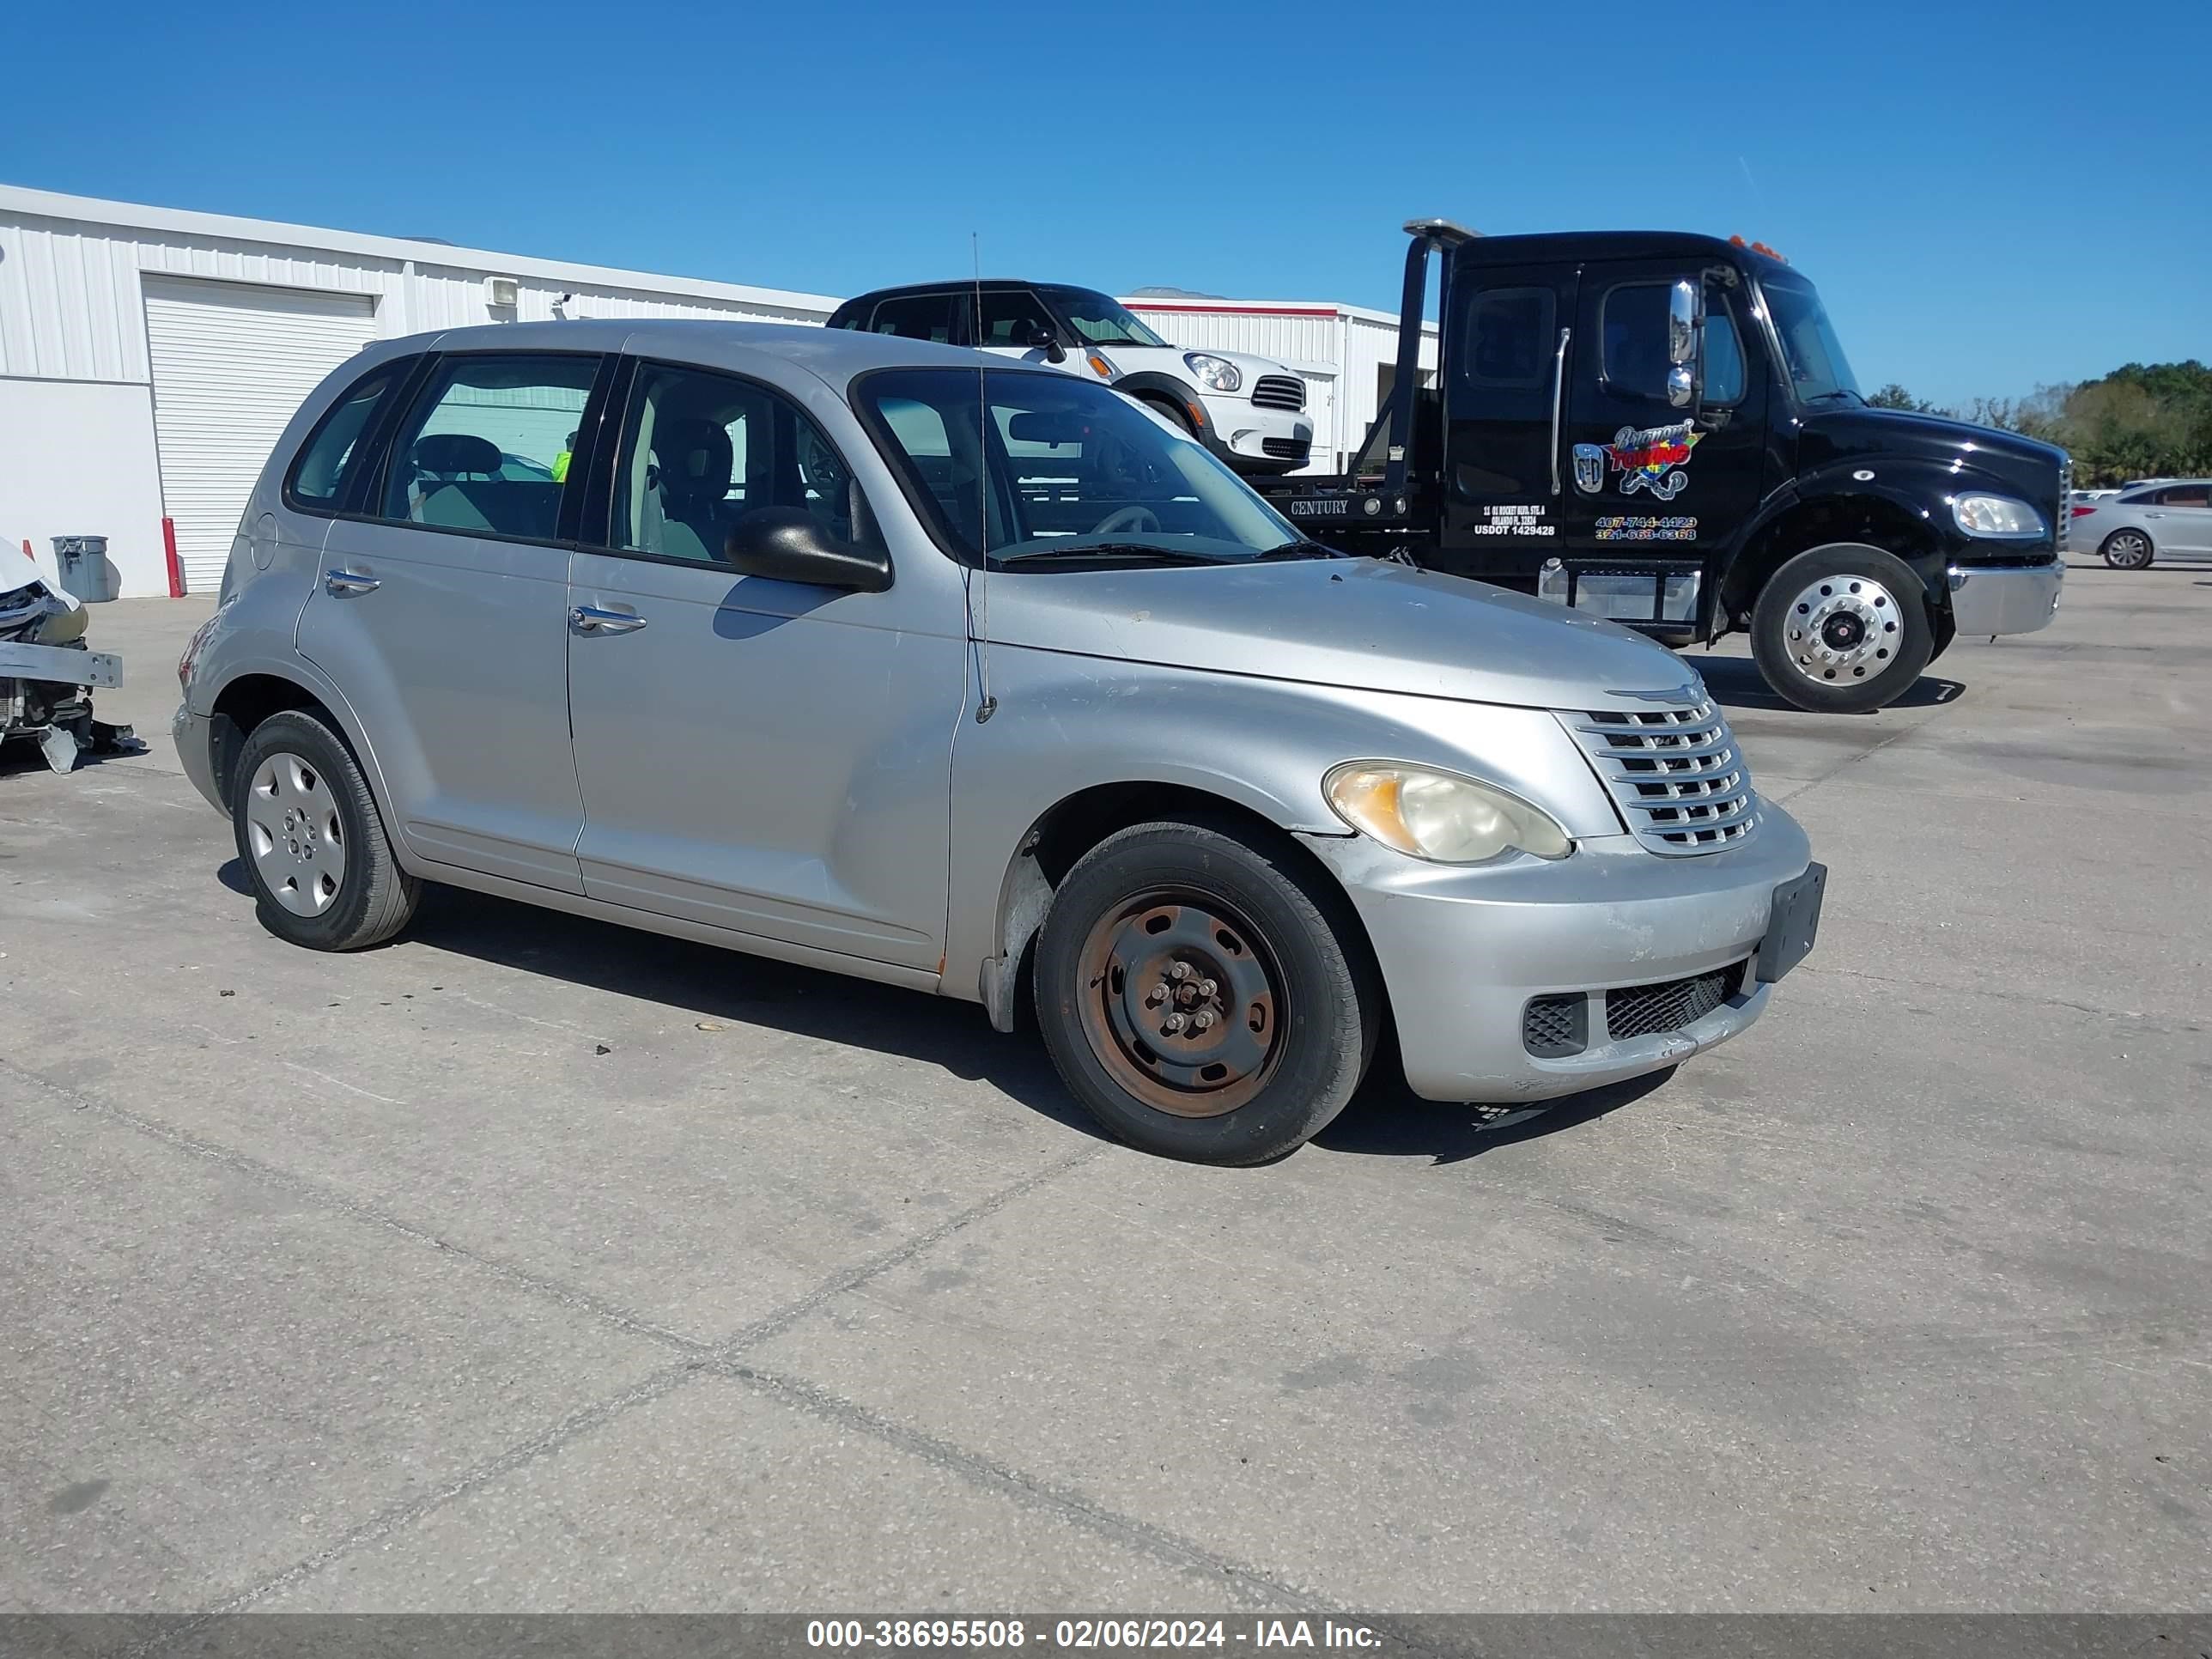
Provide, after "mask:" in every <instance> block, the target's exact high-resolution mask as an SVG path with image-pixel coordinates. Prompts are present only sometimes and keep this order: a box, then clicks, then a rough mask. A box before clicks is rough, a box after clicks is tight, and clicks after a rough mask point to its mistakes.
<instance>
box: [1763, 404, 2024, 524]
mask: <svg viewBox="0 0 2212 1659" xmlns="http://www.w3.org/2000/svg"><path fill="white" fill-rule="evenodd" d="M1898 455H1904V456H1910V457H1911V458H1912V459H1916V460H1919V461H1925V462H1929V463H1932V464H1934V465H1940V466H1942V467H1946V468H1948V469H1949V470H1950V471H1954V472H1966V471H1975V472H1980V473H1982V474H1984V475H1985V476H1987V477H1994V478H1996V479H1997V480H1999V481H2000V482H2002V483H2004V484H2006V485H2007V486H2008V487H2010V488H2011V489H2015V490H2016V491H2017V492H2019V493H2020V494H2021V495H2023V496H2024V497H2026V498H2027V500H2028V501H2033V502H2034V503H2036V504H2037V505H2038V506H2045V505H2047V504H2048V503H2049V502H2050V501H2051V500H2052V499H2054V498H2055V496H2056V495H2057V489H2058V479H2059V475H2060V472H2061V471H2062V469H2063V468H2064V466H2065V465H2066V452H2065V451H2064V450H2063V449H2058V448H2056V447H2053V446H2051V445H2050V444H2046V443H2043V442H2041V441H2039V440H2037V439H2034V438H2029V437H2024V436H2022V435H2021V434H2019V433H2017V432H2004V431H2000V430H1998V429H1996V428H1991V427H1986V426H1975V425H1973V424H1972V423H1971V422H1966V421H1954V420H1951V419H1948V418H1947V417H1945V416H1940V415H1922V414H1917V413H1914V412H1911V411H1909V410H1897V409H1835V410H1823V411H1821V412H1820V413H1819V414H1815V415H1810V416H1807V417H1806V420H1805V425H1804V436H1803V439H1802V451H1801V453H1800V458H1799V459H1800V465H1801V466H1802V469H1803V470H1805V471H1817V470H1819V469H1820V468H1823V467H1829V466H1838V465H1844V463H1847V462H1849V463H1854V464H1855V463H1857V462H1859V461H1862V460H1866V461H1879V460H1880V459H1881V458H1884V457H1887V456H1898Z"/></svg>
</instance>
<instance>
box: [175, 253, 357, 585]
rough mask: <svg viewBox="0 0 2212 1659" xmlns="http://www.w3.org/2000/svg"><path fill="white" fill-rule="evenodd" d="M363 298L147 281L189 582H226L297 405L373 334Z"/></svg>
mask: <svg viewBox="0 0 2212 1659" xmlns="http://www.w3.org/2000/svg"><path fill="white" fill-rule="evenodd" d="M375 310H376V301H374V298H373V297H371V296H370V295H365V294H328V293H321V292H318V291H315V290H313V289H282V288H249V287H246V286H245V285H243V284H241V283H203V282H194V281H191V280H190V279H188V278H183V277H175V276H149V277H147V278H146V343H147V346H148V348H149V351H150V353H151V356H152V359H153V368H154V436H155V443H156V445H157V446H158V447H159V449H160V453H161V502H162V511H163V512H165V513H167V514H168V516H169V518H170V519H171V520H172V521H173V522H174V524H175V525H176V527H177V552H178V555H179V557H180V558H181V559H182V561H183V562H184V567H185V587H186V588H187V589H188V590H189V591H190V592H194V593H212V592H215V590H216V586H217V585H218V584H219V583H220V582H221V581H222V567H223V564H224V562H225V561H226V560H228V558H229V557H230V543H231V538H232V537H234V536H235V535H236V534H237V533H238V521H239V518H240V514H242V513H244V512H245V511H246V497H247V496H248V495H252V493H253V481H254V480H255V479H256V478H258V477H260V476H261V468H262V465H263V464H264V463H265V462H266V461H267V460H268V459H269V452H270V450H271V449H272V448H274V447H276V439H277V437H278V435H280V434H281V433H282V432H283V430H284V428H285V425H286V423H287V422H289V421H290V420H291V418H292V416H293V414H294V412H295V411H296V410H298V409H299V407H300V404H301V400H302V399H303V398H306V397H307V393H308V392H312V391H313V390H314V387H315V385H316V383H317V382H318V381H319V380H321V379H322V378H323V376H324V375H325V374H329V373H330V372H331V370H332V369H333V368H337V366H338V365H339V364H340V363H342V362H344V361H345V360H346V359H347V358H349V357H350V356H353V354H354V353H355V352H356V351H358V350H360V349H362V347H363V346H364V345H367V344H368V343H369V342H370V341H371V340H373V339H374V338H375V337H376V320H375Z"/></svg>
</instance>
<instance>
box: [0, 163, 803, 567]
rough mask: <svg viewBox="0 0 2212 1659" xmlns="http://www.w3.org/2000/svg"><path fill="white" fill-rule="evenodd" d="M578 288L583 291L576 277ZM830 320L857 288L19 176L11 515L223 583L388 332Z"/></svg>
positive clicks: (8, 200) (5, 494) (7, 387)
mask: <svg viewBox="0 0 2212 1659" xmlns="http://www.w3.org/2000/svg"><path fill="white" fill-rule="evenodd" d="M564 295H565V296H567V297H566V298H565V299H564V298H563V296H564ZM556 303H557V304H559V305H560V307H561V314H562V315H565V316H569V317H716V318H728V319H746V320H751V321H758V322H779V323H819V322H821V321H823V319H825V318H827V317H828V316H829V313H830V312H831V310H833V309H834V308H835V307H836V303H837V301H836V299H834V298H832V297H831V296H829V295H820V294H795V293H787V292H783V291H781V290H778V289H763V288H749V287H744V286H741V285H739V284H738V283H710V282H702V281H698V280H696V279H693V278H689V277H683V276H648V275H647V274H645V273H643V272H641V271H632V270H609V269H607V268H605V267H604V266H599V265H580V264H566V263H563V262H562V261H559V260H554V259H537V258H526V257H524V256H522V255H520V254H505V253H488V252H482V251H480V250H477V249H473V248H460V247H452V246H447V245H446V244H444V243H441V242H435V241H415V240H406V239H404V238H398V237H391V236H363V235H357V234H354V233H352V232H349V231H340V230H318V229H313V228H308V227H307V226H303V225H283V224H273V223H270V222H267V221H264V220H259V219H234V218H228V217H226V216H222V215H219V214H212V213H188V212H181V211H177V210H171V209H167V208H149V207H137V206H132V205H130V204H125V203H121V202H105V201H94V200H92V199H90V198H88V197H79V196H59V195H55V194H53V193H52V192H51V191H41V190H25V189H21V188H18V187H16V186H13V185H0V535H7V536H10V537H15V538H27V539H28V540H29V541H30V543H31V546H32V550H33V556H35V557H36V558H37V559H38V561H39V562H40V567H41V568H43V569H45V570H46V571H47V572H48V574H54V572H53V568H52V544H51V540H50V538H52V537H55V536H64V535H102V536H106V538H108V558H109V560H110V562H112V564H113V565H114V567H115V571H116V574H117V575H118V576H119V578H120V586H121V591H122V592H123V593H124V594H125V595H126V596H127V595H139V594H161V593H167V592H169V591H170V582H169V574H168V562H167V552H166V549H165V546H164V539H163V525H162V521H163V520H164V519H167V520H169V522H170V524H171V525H172V526H173V532H174V535H175V538H176V548H177V553H178V556H179V562H180V563H181V565H182V567H183V575H184V580H185V586H186V587H187V588H188V589H189V590H190V591H191V592H213V591H214V588H215V586H216V583H217V581H219V580H221V578H222V566H223V561H224V560H225V559H226V558H228V556H229V553H230V543H231V537H232V535H233V533H234V532H235V531H236V530H237V528H238V520H239V515H240V513H241V512H242V511H243V510H244V507H245V505H246V495H247V494H248V493H249V491H250V490H251V489H252V483H253V480H254V478H255V477H256V476H258V473H259V472H260V470H261V466H262V464H263V463H264V461H265V460H266V459H268V456H269V451H270V447H271V446H272V445H273V444H274V443H275V441H276V436H277V435H278V433H280V432H281V431H282V430H283V427H284V423H285V422H287V421H289V419H290V418H291V416H292V412H293V411H294V410H295V409H297V408H298V407H299V406H300V401H301V398H304V397H306V396H307V392H308V391H309V390H310V389H311V388H313V386H314V385H315V383H316V382H317V381H319V380H321V379H322V378H323V376H324V375H325V374H328V373H329V372H330V371H331V369H332V368H336V367H337V365H338V364H339V363H342V362H344V361H345V360H346V359H347V358H348V357H349V356H352V355H353V354H354V353H355V352H356V351H357V350H359V349H361V347H362V345H363V344H364V343H367V342H368V341H370V340H374V339H384V338H391V337H396V336H398V335H403V334H416V333H420V332H422V331H424V330H427V329H435V328H456V327H460V326H463V325H468V324H473V323H489V322H514V321H544V320H547V319H550V318H551V317H553V316H554V315H555V312H554V307H555V306H556Z"/></svg>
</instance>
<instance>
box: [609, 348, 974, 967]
mask: <svg viewBox="0 0 2212 1659" xmlns="http://www.w3.org/2000/svg"><path fill="white" fill-rule="evenodd" d="M617 395H618V396H620V397H621V398H623V403H624V404H625V405H626V409H627V413H626V416H625V417H624V419H623V426H622V431H621V437H620V440H619V442H618V444H617V446H616V447H615V450H614V453H613V456H612V465H611V477H608V478H606V479H605V480H604V481H603V483H604V486H605V490H604V501H605V509H606V517H605V520H599V522H596V523H594V524H593V525H592V526H588V527H587V528H588V530H589V531H590V532H595V537H594V535H593V534H587V535H586V543H587V544H586V545H585V546H582V547H580V549H579V550H578V552H577V554H576V556H575V558H574V562H573V565H572V567H571V573H570V586H569V590H568V598H569V621H568V717H569V722H570V724H571V726H573V728H574V734H575V737H574V742H575V758H576V776H577V780H578V782H579V784H580V787H581V789H582V791H583V798H584V824H583V834H582V836H581V838H580V841H579V842H578V845H577V852H578V855H579V857H580V860H581V862H582V866H583V878H584V890H585V891H586V893H587V894H589V895H590V896H592V897H594V898H599V899H605V900H606V901H608V902H612V903H617V904H623V905H629V906H632V907H635V908H638V909H641V910H648V911H653V912H655V913H657V914H659V915H668V916H675V917H680V918H683V919H685V920H688V921H696V922H704V923H708V924H710V925H712V926H714V927H720V928H727V929H731V930H733V931H735V932H737V933H744V934H749V935H752V936H755V937H757V938H763V939H777V940H781V941H783V942H785V943H787V944H790V945H800V946H805V947H807V948H809V949H811V950H816V951H826V952H831V953H834V954H836V955H837V956H841V957H860V958H864V959H866V960H868V961H872V962H879V963H894V964H896V965H898V966H901V967H905V968H908V969H918V970H921V971H924V972H928V971H933V970H934V969H937V967H938V966H939V962H940V959H941V957H942V956H943V953H944V933H945V893H946V879H947V875H946V853H947V840H946V836H947V829H946V824H947V818H948V805H949V800H948V792H949V790H950V787H951V784H950V775H951V747H952V732H953V728H954V726H955V724H956V723H957V720H958V717H959V714H958V711H959V708H960V704H961V699H962V696H963V687H964V684H965V680H964V675H965V667H966V659H965V654H964V653H965V646H966V632H967V630H966V625H965V619H964V613H963V611H961V609H960V607H959V605H958V603H957V589H954V588H952V587H951V586H950V585H932V584H928V583H925V582H921V581H919V580H917V581H915V582H912V583H910V584H908V586H904V587H902V586H899V585H898V584H897V581H896V572H895V573H894V585H893V586H892V587H891V588H890V590H888V591H886V592H880V593H868V592H851V591H847V590H842V589H837V588H833V587H826V586H812V585H809V584H803V583H797V582H787V581H778V580H771V579H769V578H768V577H765V576H748V575H741V574H738V572H737V571H736V570H734V569H733V568H731V567H730V566H729V565H727V564H726V563H724V562H722V558H721V553H722V550H723V547H724V545H725V541H726V537H727V535H728V532H729V530H730V527H731V526H732V525H733V524H735V523H737V522H738V520H740V519H742V518H743V517H744V515H745V514H746V513H751V512H756V511H759V510H761V509H763V508H771V507H774V508H785V509H789V508H799V509H800V510H802V511H804V512H805V513H808V514H809V515H811V516H812V517H813V518H815V519H816V520H817V521H818V522H819V523H820V525H821V526H822V527H823V529H824V530H826V531H827V532H829V535H831V536H832V537H834V538H836V539H837V540H839V541H844V542H852V541H866V540H869V539H871V538H874V537H876V535H877V534H878V532H876V531H875V530H874V528H873V519H872V514H871V513H869V512H868V510H867V507H866V502H865V501H864V500H863V499H862V498H861V496H860V490H859V485H858V484H857V483H856V482H855V481H854V478H853V477H852V473H851V471H850V468H849V467H848V465H847V464H846V462H845V460H844V458H843V456H842V454H841V453H840V452H839V450H838V449H837V447H836V445H835V444H834V443H833V442H832V441H831V440H830V439H829V437H828V436H827V435H826V434H825V433H824V432H823V428H822V427H821V425H820V424H819V423H818V422H817V421H815V420H814V419H812V418H811V417H810V416H808V415H807V414H806V413H805V411H804V410H801V409H800V408H799V406H798V404H797V403H796V402H795V401H794V400H793V398H789V397H787V396H786V395H784V394H783V393H782V392H779V391H777V390H775V388H772V387H770V386H764V385H763V384H761V383H760V382H758V381H756V380H747V379H743V378H740V377H738V376H736V375H732V374H721V373H718V372H714V371H710V370H707V369H702V368H684V367H678V366H674V365H669V364H662V363H655V362H637V363H636V364H635V365H634V367H633V368H632V369H631V371H630V376H629V386H628V387H627V390H626V392H620V393H618V394H617ZM595 499H598V498H596V497H595ZM594 538H596V539H597V540H599V541H601V542H603V543H604V544H605V545H604V546H600V547H594V546H592V545H589V544H588V543H589V542H590V541H592V539H594Z"/></svg>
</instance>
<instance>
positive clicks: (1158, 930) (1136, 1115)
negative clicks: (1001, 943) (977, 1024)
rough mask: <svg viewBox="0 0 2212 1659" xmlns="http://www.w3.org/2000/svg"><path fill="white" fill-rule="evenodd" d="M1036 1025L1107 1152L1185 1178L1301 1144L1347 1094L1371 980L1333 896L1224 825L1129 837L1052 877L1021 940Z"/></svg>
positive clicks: (1292, 860)
mask: <svg viewBox="0 0 2212 1659" xmlns="http://www.w3.org/2000/svg"><path fill="white" fill-rule="evenodd" d="M1036 1008H1037V1020H1038V1024H1039V1025H1040V1026H1041V1027H1042V1030H1043V1033H1044V1040H1045V1047H1046V1048H1047V1050H1048V1052H1049V1053H1050V1054H1051V1055H1052V1058H1053V1063H1054V1066H1057V1067H1058V1068H1059V1071H1060V1077H1061V1079H1062V1080H1063V1081H1065V1082H1066V1085H1067V1087H1068V1091H1069V1092H1070V1093H1072V1094H1073V1095H1074V1096H1075V1097H1076V1098H1077V1099H1078V1100H1079V1101H1080V1102H1081V1103H1083V1105H1084V1106H1085V1108H1086V1109H1088V1110H1089V1111H1090V1112H1091V1115H1092V1116H1094V1117H1096V1118H1097V1120H1098V1121H1099V1122H1100V1123H1102V1124H1103V1125H1104V1126H1105V1127H1106V1128H1107V1129H1108V1130H1109V1131H1110V1132H1111V1133H1113V1134H1115V1136H1116V1137H1118V1138H1119V1139H1122V1140H1125V1141H1127V1142H1128V1143H1129V1144H1130V1145H1131V1146H1136V1147H1139V1148H1140V1149H1142V1150H1143V1151H1146V1152H1157V1153H1159V1154H1160V1155H1162V1156H1163V1157H1167V1158H1183V1159H1187V1160H1189V1161H1191V1162H1194V1163H1200V1164H1264V1163H1266V1162H1267V1161H1268V1160H1270V1159H1272V1158H1280V1157H1282V1156H1283V1155H1284V1154H1285V1153H1286V1152H1291V1151H1292V1150H1294V1149H1295V1148H1297V1147H1298V1146H1302V1145H1304V1143H1305V1141H1306V1140H1307V1139H1310V1137H1312V1136H1313V1135H1314V1134H1316V1133H1318V1132H1319V1131H1320V1130H1321V1129H1322V1127H1325V1126H1326V1125H1327V1124H1328V1122H1329V1121H1330V1120H1331V1119H1333V1118H1334V1117H1335V1116H1336V1115H1337V1114H1338V1113H1340V1112H1341V1111H1342V1110H1343V1109H1344V1108H1345V1106H1346V1103H1348V1102H1349V1101H1350V1100H1351V1098H1352V1091H1354V1090H1356V1089H1357V1088H1358V1086H1359V1081H1360V1079H1361V1078H1362V1077H1363V1076H1364V1075H1365V1073H1366V1070H1367V1066H1368V1063H1369V1062H1370V1060H1372V1059H1373V1057H1374V1053H1375V1045H1376V1038H1377V1036H1379V1035H1380V1033H1381V1030H1382V1025H1383V994H1382V989H1381V981H1380V979H1379V977H1378V975H1376V971H1375V969H1374V965H1373V963H1372V962H1371V961H1370V958H1369V957H1368V953H1367V949H1366V942H1365V940H1364V938H1362V937H1361V936H1360V933H1359V930H1358V921H1357V920H1356V919H1355V918H1354V917H1353V916H1352V911H1351V907H1350V905H1349V904H1348V903H1347V902H1346V900H1345V899H1344V896H1343V895H1342V894H1341V893H1340V892H1338V891H1337V890H1335V889H1334V887H1333V886H1331V885H1330V884H1328V882H1327V880H1326V879H1325V878H1322V877H1320V876H1318V875H1317V874H1316V873H1315V872H1311V871H1310V870H1308V869H1306V868H1304V866H1303V865H1302V863H1301V862H1300V861H1299V860H1298V859H1297V855H1296V854H1295V851H1294V850H1293V849H1292V848H1289V847H1288V846H1279V845H1274V844H1271V842H1269V841H1268V840H1267V839H1265V838H1261V837H1255V836H1250V835H1249V834H1248V833H1246V832H1244V831H1243V830H1242V829H1238V828H1233V827H1231V826H1230V825H1228V824H1226V823H1223V824H1219V825H1208V824H1200V823H1166V822H1163V823H1140V824H1138V825H1135V826H1134V827H1133V828H1131V829H1124V830H1121V832H1120V833H1118V834H1116V835H1114V836H1109V837H1108V838H1107V839H1106V840H1104V841H1103V842H1100V843H1099V844H1098V845H1097V847H1095V848H1091V851H1090V852H1089V853H1086V854H1085V855H1084V856H1083V857H1082V858H1081V859H1080V860H1078V861H1077V863H1076V865H1075V866H1074V868H1073V869H1072V870H1070V871H1069V872H1068V873H1067V876H1066V879H1065V880H1063V881H1062V882H1061V883H1060V888H1059V890H1058V891H1057V892H1056V893H1054V896H1053V902H1052V909H1051V911H1050V913H1049V914H1048V915H1047V916H1046V918H1045V923H1044V927H1043V930H1042V934H1041V936H1040V938H1039V939H1038V943H1037V952H1036Z"/></svg>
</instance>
